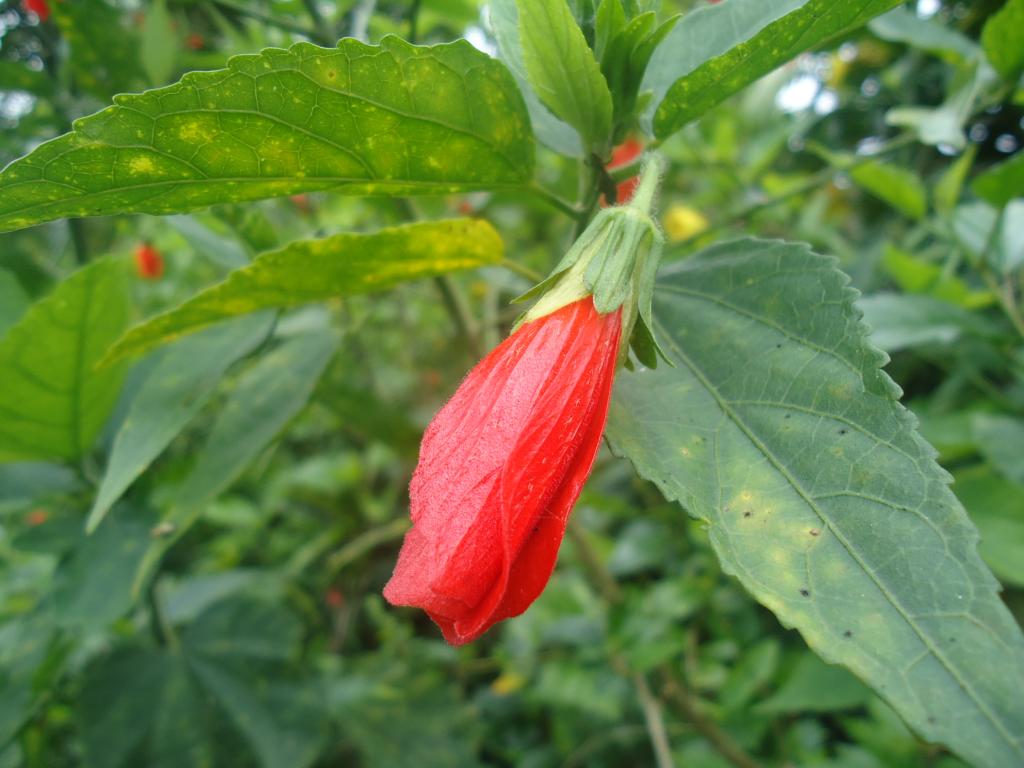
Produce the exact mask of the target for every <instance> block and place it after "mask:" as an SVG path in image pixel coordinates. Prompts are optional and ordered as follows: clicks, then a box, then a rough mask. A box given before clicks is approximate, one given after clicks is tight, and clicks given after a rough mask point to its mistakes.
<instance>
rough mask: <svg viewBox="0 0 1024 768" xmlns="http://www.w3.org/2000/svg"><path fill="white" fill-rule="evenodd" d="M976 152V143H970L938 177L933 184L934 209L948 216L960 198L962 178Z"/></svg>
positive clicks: (965, 174)
mask: <svg viewBox="0 0 1024 768" xmlns="http://www.w3.org/2000/svg"><path fill="white" fill-rule="evenodd" d="M977 154H978V145H977V144H971V145H969V146H968V147H967V149H966V150H964V151H963V152H961V153H960V157H958V158H957V159H956V161H955V162H953V163H952V164H951V165H950V166H949V167H948V168H946V170H945V171H943V172H942V176H940V177H939V180H938V182H937V183H936V184H935V194H934V197H935V209H936V210H937V211H938V212H939V213H940V214H942V215H943V216H948V215H949V212H950V211H952V210H953V208H954V207H955V206H956V204H957V202H959V200H960V193H961V192H962V191H963V187H964V179H966V178H967V173H968V172H969V171H970V170H971V166H972V165H973V164H974V157H975V155H977Z"/></svg>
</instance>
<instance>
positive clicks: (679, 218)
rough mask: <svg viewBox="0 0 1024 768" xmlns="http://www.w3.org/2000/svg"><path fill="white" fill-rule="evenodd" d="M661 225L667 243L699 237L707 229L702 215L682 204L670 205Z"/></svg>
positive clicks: (706, 222) (706, 221)
mask: <svg viewBox="0 0 1024 768" xmlns="http://www.w3.org/2000/svg"><path fill="white" fill-rule="evenodd" d="M661 223H662V225H663V226H664V227H665V234H666V235H667V236H668V239H669V242H672V243H678V242H679V241H680V240H686V239H688V238H691V237H693V236H694V235H699V234H700V233H701V232H703V231H704V230H705V229H707V228H708V220H707V217H706V216H705V215H704V214H703V213H701V212H700V211H698V210H697V209H695V208H691V207H690V206H688V205H683V204H682V203H674V204H673V205H670V206H669V207H668V210H667V211H665V215H664V216H663V217H662V220H661Z"/></svg>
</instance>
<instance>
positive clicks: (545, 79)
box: [516, 0, 612, 153]
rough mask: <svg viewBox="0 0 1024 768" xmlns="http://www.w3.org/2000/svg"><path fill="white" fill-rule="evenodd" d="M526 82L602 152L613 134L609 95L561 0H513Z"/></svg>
mask: <svg viewBox="0 0 1024 768" xmlns="http://www.w3.org/2000/svg"><path fill="white" fill-rule="evenodd" d="M516 8H517V10H518V14H519V40H520V43H521V45H522V51H523V62H524V63H525V65H526V72H527V74H528V75H529V78H530V83H531V84H532V85H533V89H534V90H535V91H536V92H537V96H538V97H540V100H541V101H542V102H543V103H544V104H545V106H547V108H548V109H550V110H551V111H552V112H553V113H554V114H555V115H556V116H557V117H559V118H561V119H562V120H564V121H565V122H567V123H568V124H569V125H571V126H573V127H574V128H575V129H576V130H577V131H579V134H580V137H581V138H582V139H583V144H584V147H586V148H588V149H589V150H590V151H596V152H601V153H603V152H604V151H605V150H606V149H607V147H606V144H607V142H608V141H609V139H610V137H611V125H612V95H611V93H610V92H609V91H608V83H606V82H605V79H604V75H603V74H601V68H600V66H598V63H597V60H596V59H595V58H594V54H593V52H592V51H591V50H590V47H589V46H588V45H587V41H586V39H585V38H584V37H583V32H582V31H581V30H580V28H579V26H578V25H577V24H576V19H575V18H573V15H572V12H571V11H570V10H569V6H568V5H566V3H565V0H516Z"/></svg>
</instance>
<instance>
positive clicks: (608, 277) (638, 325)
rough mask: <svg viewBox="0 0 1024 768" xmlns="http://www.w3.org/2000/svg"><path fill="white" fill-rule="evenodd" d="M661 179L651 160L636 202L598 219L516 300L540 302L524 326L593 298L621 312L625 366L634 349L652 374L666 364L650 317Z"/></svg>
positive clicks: (658, 248) (598, 304) (658, 165)
mask: <svg viewBox="0 0 1024 768" xmlns="http://www.w3.org/2000/svg"><path fill="white" fill-rule="evenodd" d="M660 175H661V161H660V160H659V159H658V158H657V157H656V156H650V157H649V158H648V159H647V160H646V161H645V163H644V166H643V170H642V171H641V179H640V185H639V186H638V187H637V190H636V194H635V195H634V196H633V199H632V200H631V201H630V202H629V203H628V204H627V205H622V206H614V207H611V208H605V209H604V210H602V211H601V212H600V213H598V214H597V216H595V217H594V220H593V221H592V222H591V223H590V226H588V227H587V229H586V230H585V231H584V232H583V234H582V235H580V237H579V239H578V240H576V242H575V243H573V245H572V247H571V248H570V249H569V251H568V252H567V253H566V254H565V256H564V258H563V259H562V260H561V261H560V262H559V263H558V266H556V267H555V269H554V270H553V271H552V272H551V274H550V275H549V276H548V277H547V279H545V280H544V281H543V282H541V283H539V284H538V285H536V286H534V287H533V288H532V289H530V290H529V291H527V292H526V293H524V294H523V295H522V296H520V297H519V298H517V299H516V301H528V300H530V299H534V298H537V297H540V299H539V301H537V303H536V304H534V305H533V307H531V308H530V310H529V311H528V312H526V314H525V315H523V317H522V319H521V320H520V323H528V322H531V321H533V320H537V319H538V318H541V317H544V316H545V315H549V314H551V313H552V312H554V311H555V310H558V309H561V308H562V307H564V306H566V305H568V304H572V303H574V302H576V301H579V300H580V299H582V298H585V297H586V296H593V298H594V308H595V309H597V311H598V312H600V313H601V314H602V315H604V314H608V313H609V312H614V311H615V310H617V309H619V308H620V307H622V308H623V312H622V333H623V336H624V337H626V338H628V339H629V340H630V343H629V345H628V346H623V362H626V363H627V364H628V361H626V352H627V351H628V349H629V348H630V347H631V348H632V349H633V353H634V354H635V355H636V358H637V359H638V360H639V361H640V362H641V363H643V364H644V365H646V366H648V367H650V368H653V367H655V366H656V365H657V363H658V356H659V355H660V356H661V357H662V358H663V359H666V360H667V358H666V357H665V355H664V353H663V352H662V351H661V349H660V348H659V347H658V343H657V341H656V340H655V338H654V330H653V324H652V322H653V321H652V316H651V300H652V298H653V295H654V278H655V275H656V273H657V271H658V262H659V261H660V260H661V249H662V244H663V243H664V238H663V237H662V234H661V230H659V229H658V226H657V224H655V222H654V220H653V218H652V217H651V208H652V207H653V204H654V196H655V193H656V192H657V188H658V183H659V180H660Z"/></svg>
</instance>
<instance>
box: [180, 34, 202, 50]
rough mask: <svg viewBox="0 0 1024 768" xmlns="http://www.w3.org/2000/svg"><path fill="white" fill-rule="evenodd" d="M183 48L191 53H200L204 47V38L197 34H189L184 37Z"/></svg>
mask: <svg viewBox="0 0 1024 768" xmlns="http://www.w3.org/2000/svg"><path fill="white" fill-rule="evenodd" d="M185 47H186V48H188V49H189V50H192V51H201V50H203V48H205V47H206V38H204V37H203V36H202V35H200V34H199V33H198V32H189V33H188V34H187V35H186V36H185Z"/></svg>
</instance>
